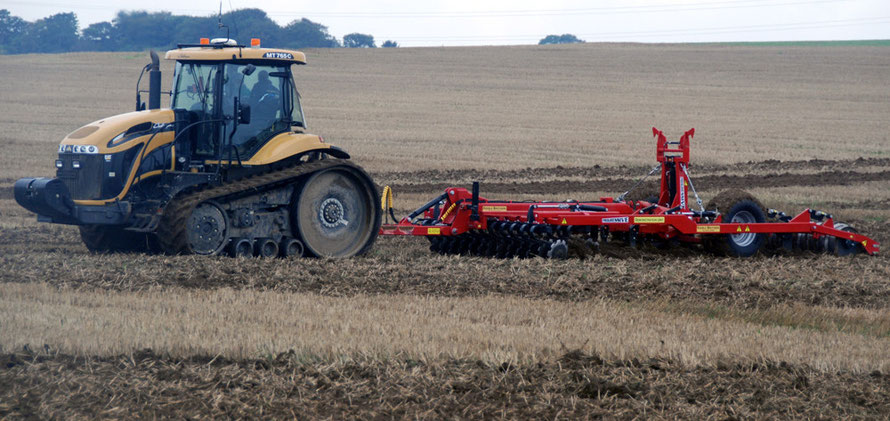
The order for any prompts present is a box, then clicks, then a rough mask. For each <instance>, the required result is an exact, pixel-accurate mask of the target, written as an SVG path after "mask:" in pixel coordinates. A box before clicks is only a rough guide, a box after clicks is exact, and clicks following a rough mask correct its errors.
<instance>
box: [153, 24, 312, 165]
mask: <svg viewBox="0 0 890 421" xmlns="http://www.w3.org/2000/svg"><path fill="white" fill-rule="evenodd" d="M257 44H258V43H257ZM166 58H167V59H173V60H176V66H175V68H174V75H173V89H172V91H171V92H170V94H171V102H170V108H172V109H173V111H174V112H175V113H176V114H177V121H180V122H183V123H185V124H182V123H180V126H181V127H183V129H182V131H186V132H188V133H183V134H184V135H185V137H184V139H186V140H188V141H186V142H177V143H183V146H184V147H183V146H180V147H178V152H179V154H180V156H181V157H183V158H185V159H187V160H189V161H195V162H203V161H207V160H216V161H221V160H226V161H228V162H239V163H241V162H244V161H248V160H250V158H252V157H253V156H254V155H255V154H256V153H257V152H258V151H259V150H260V149H261V148H262V147H263V146H264V145H266V144H267V143H268V142H269V141H270V140H271V139H273V138H274V137H276V136H277V135H280V134H283V133H289V132H294V131H296V132H300V131H302V130H303V129H304V128H305V126H306V124H305V119H304V116H303V110H302V107H301V105H300V94H299V92H298V91H297V89H296V85H295V84H294V80H293V75H292V72H291V66H293V65H297V64H305V62H306V61H305V56H304V55H303V54H302V53H299V52H296V51H287V50H277V49H276V50H272V49H261V48H246V47H244V46H240V45H237V43H235V42H234V41H232V40H228V41H225V40H223V41H217V40H214V42H209V43H206V44H205V43H202V44H198V45H197V46H195V45H180V48H178V49H176V50H172V51H169V52H168V53H167V56H166Z"/></svg>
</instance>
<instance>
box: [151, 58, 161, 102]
mask: <svg viewBox="0 0 890 421" xmlns="http://www.w3.org/2000/svg"><path fill="white" fill-rule="evenodd" d="M149 54H150V55H151V65H150V66H149V71H148V109H149V110H157V109H159V108H161V64H160V60H159V59H158V54H157V53H155V52H154V50H151V51H149Z"/></svg>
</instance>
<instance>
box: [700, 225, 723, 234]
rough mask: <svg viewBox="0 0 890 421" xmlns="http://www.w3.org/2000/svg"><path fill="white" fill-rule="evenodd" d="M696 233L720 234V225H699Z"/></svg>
mask: <svg viewBox="0 0 890 421" xmlns="http://www.w3.org/2000/svg"><path fill="white" fill-rule="evenodd" d="M695 232H720V225H699V226H698V227H696V228H695Z"/></svg>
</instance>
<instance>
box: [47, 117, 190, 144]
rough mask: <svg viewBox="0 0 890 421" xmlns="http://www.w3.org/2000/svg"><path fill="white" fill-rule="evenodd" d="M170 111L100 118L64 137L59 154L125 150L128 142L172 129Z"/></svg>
mask: <svg viewBox="0 0 890 421" xmlns="http://www.w3.org/2000/svg"><path fill="white" fill-rule="evenodd" d="M174 121H175V116H174V113H173V110H169V109H164V110H147V111H135V112H130V113H126V114H119V115H116V116H112V117H107V118H103V119H101V120H98V121H94V122H92V123H90V124H87V125H86V126H83V127H81V128H79V129H77V130H75V131H73V132H71V133H70V134H68V136H65V138H64V139H63V140H62V143H61V144H60V145H59V152H60V153H79V154H110V153H115V152H120V151H123V150H125V149H129V147H130V146H131V145H130V143H131V142H132V141H134V140H136V139H138V138H141V137H143V136H146V135H149V134H152V133H155V132H165V131H173V130H174V127H175V125H174V124H172V123H173V122H174Z"/></svg>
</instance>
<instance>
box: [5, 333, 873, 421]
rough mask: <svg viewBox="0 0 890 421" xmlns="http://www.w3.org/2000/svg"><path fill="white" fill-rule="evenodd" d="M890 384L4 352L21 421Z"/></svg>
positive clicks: (677, 401) (657, 405)
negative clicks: (30, 420)
mask: <svg viewBox="0 0 890 421" xmlns="http://www.w3.org/2000/svg"><path fill="white" fill-rule="evenodd" d="M888 412H890V376H888V375H887V373H881V372H872V373H864V374H850V373H845V372H835V373H825V372H819V371H815V370H812V369H809V368H807V367H805V366H794V365H790V364H787V363H783V362H766V363H757V364H744V365H721V366H718V367H700V368H684V367H682V366H681V365H677V364H675V363H673V362H672V361H670V360H666V359H650V360H643V361H640V360H627V361H620V360H618V361H607V360H603V359H602V358H600V357H598V356H596V355H587V354H583V353H580V352H567V353H565V354H564V355H563V357H562V358H560V359H559V360H558V361H554V362H549V363H539V364H529V365H512V364H509V363H504V364H502V365H499V366H496V365H494V366H493V365H490V364H486V363H482V362H480V361H472V360H451V361H444V362H432V363H429V362H423V361H415V360H400V359H395V360H389V361H375V360H358V361H355V360H350V361H342V362H324V361H317V362H314V361H300V360H298V359H297V358H295V356H294V355H293V354H288V353H284V354H280V355H278V356H276V357H274V358H273V357H270V358H267V359H249V360H228V359H225V358H221V357H213V356H206V357H194V358H188V359H178V358H171V357H166V356H163V355H157V354H155V353H153V352H152V351H151V350H144V351H140V352H135V353H132V354H130V355H121V356H118V357H109V358H91V357H76V356H71V355H63V354H54V355H51V354H46V353H43V352H41V353H40V354H36V353H34V352H20V353H15V354H4V355H0V417H4V418H6V417H10V418H20V417H21V418H30V417H38V418H56V417H62V418H68V417H85V418H96V417H100V418H117V417H127V418H129V417H137V416H138V417H140V418H141V417H145V418H160V417H165V418H166V417H170V418H191V417H196V416H200V417H211V418H223V417H225V418H241V417H248V418H285V417H287V418H290V417H297V418H353V417H355V418H362V419H368V418H394V417H395V418H451V417H458V418H465V417H468V418H524V419H530V418H538V419H541V418H548V419H549V418H556V417H568V418H596V417H602V416H609V417H620V418H632V417H644V418H651V417H666V418H675V417H679V418H687V419H704V418H758V419H763V418H789V417H792V418H798V417H799V418H825V419H837V418H847V417H853V418H882V417H884V416H885V415H886V414H887V413H888Z"/></svg>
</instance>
